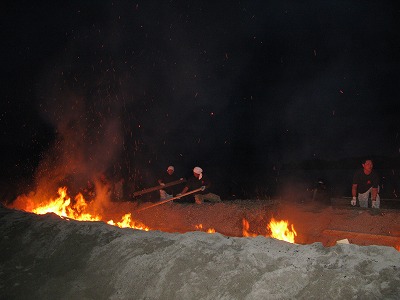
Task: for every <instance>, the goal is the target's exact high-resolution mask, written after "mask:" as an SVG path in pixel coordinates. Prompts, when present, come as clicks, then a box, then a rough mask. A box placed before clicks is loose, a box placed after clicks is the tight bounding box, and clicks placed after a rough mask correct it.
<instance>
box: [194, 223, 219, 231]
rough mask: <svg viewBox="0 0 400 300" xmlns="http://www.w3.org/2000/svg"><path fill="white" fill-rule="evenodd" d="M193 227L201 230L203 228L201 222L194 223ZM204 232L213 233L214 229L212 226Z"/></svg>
mask: <svg viewBox="0 0 400 300" xmlns="http://www.w3.org/2000/svg"><path fill="white" fill-rule="evenodd" d="M195 228H196V229H197V230H201V231H202V230H203V224H199V225H195ZM206 232H207V233H215V229H214V228H208V229H207V231H206Z"/></svg>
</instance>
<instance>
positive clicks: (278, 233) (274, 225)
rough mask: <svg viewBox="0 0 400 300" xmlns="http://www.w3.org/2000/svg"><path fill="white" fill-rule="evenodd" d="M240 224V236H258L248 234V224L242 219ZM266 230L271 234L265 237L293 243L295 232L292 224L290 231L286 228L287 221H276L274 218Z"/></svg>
mask: <svg viewBox="0 0 400 300" xmlns="http://www.w3.org/2000/svg"><path fill="white" fill-rule="evenodd" d="M242 224H243V229H242V234H243V236H244V237H256V236H257V235H258V234H255V233H251V232H250V224H249V222H248V221H247V220H246V219H244V218H243V220H242ZM267 229H268V230H269V231H270V232H271V234H270V235H268V234H266V235H265V236H266V237H268V236H270V237H273V238H275V239H278V240H282V241H286V242H289V243H294V237H295V236H297V232H296V231H295V230H294V227H293V224H292V226H291V230H290V229H289V228H288V221H276V220H275V219H274V218H272V219H271V221H270V223H269V224H268V225H267Z"/></svg>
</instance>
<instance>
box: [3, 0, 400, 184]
mask: <svg viewBox="0 0 400 300" xmlns="http://www.w3.org/2000/svg"><path fill="white" fill-rule="evenodd" d="M395 3H396V1H352V0H350V1H319V0H318V1H317V0H315V1H114V2H112V1H95V2H94V1H58V3H57V1H56V2H50V3H45V4H44V3H37V2H34V1H16V2H9V3H7V4H6V7H5V9H2V13H1V14H2V22H1V23H2V26H1V27H2V43H1V44H2V45H1V48H2V70H3V72H2V80H1V97H2V101H1V115H0V125H1V143H2V145H1V148H2V157H3V159H5V161H3V162H2V166H3V167H2V169H3V172H4V170H7V171H6V173H7V172H8V173H9V174H23V175H24V176H25V175H28V176H29V175H30V174H34V173H35V174H36V176H45V175H44V174H47V176H52V177H54V176H55V175H54V174H55V169H57V170H58V171H57V172H56V173H57V174H58V173H62V174H63V175H65V174H71V173H72V174H85V176H91V175H90V174H95V173H96V174H97V173H99V172H103V171H107V172H108V174H111V175H110V176H111V177H112V176H114V177H120V176H123V177H126V178H128V181H129V182H133V183H134V184H139V183H140V184H142V185H144V186H146V185H147V186H151V185H152V184H153V181H152V180H153V179H152V178H153V177H154V176H155V177H157V174H159V173H161V172H164V171H165V170H166V167H167V166H168V165H170V164H173V165H175V166H176V168H177V173H179V174H181V175H182V176H186V175H187V174H190V171H191V169H192V168H193V167H194V166H196V165H199V166H201V167H202V168H203V169H204V170H205V172H206V173H207V174H208V175H209V177H211V178H213V177H214V178H218V179H220V178H229V180H228V181H229V182H232V181H233V182H236V181H243V180H245V179H244V178H246V180H249V176H250V177H251V175H254V176H255V177H256V178H257V176H259V174H260V173H262V172H264V171H265V172H268V171H271V170H275V171H276V169H277V168H279V166H282V165H284V164H287V163H290V162H297V161H304V160H313V159H314V160H315V159H317V160H339V159H343V158H348V157H358V156H364V155H374V156H385V157H394V158H398V157H399V153H400V137H399V132H400V131H399V129H400V128H399V127H400V122H399V110H398V109H397V105H398V104H397V103H398V100H399V86H400V80H399V78H400V75H399V74H400V72H399V65H400V63H399V62H400V33H399V32H400V31H399V30H398V28H400V26H399V23H400V22H399V20H400V10H399V8H398V7H397V6H396V5H395ZM60 170H61V171H60ZM38 174H40V175H38ZM50 174H51V175H50ZM4 176H5V175H3V177H4ZM10 176H11V175H10ZM60 176H62V175H60ZM17 177H18V176H17ZM231 178H233V179H231ZM256 178H251V180H252V181H254V180H256ZM146 181H148V182H146ZM214 181H215V180H214ZM224 184H226V183H224Z"/></svg>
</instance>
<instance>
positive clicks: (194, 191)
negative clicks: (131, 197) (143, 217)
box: [135, 187, 204, 212]
mask: <svg viewBox="0 0 400 300" xmlns="http://www.w3.org/2000/svg"><path fill="white" fill-rule="evenodd" d="M200 191H204V187H201V188H198V189H195V190H193V191H190V192H187V193H185V194H182V195H180V196H175V197H172V198H168V199H166V200H163V201H160V202H157V203H154V204H152V205H149V206H146V207H142V208H139V209H137V210H135V212H139V211H142V210H145V209H149V208H152V207H154V206H158V205H161V204H164V203H167V202H170V201H173V200H176V199H180V198H182V197H185V196H187V195H191V194H194V193H197V192H200Z"/></svg>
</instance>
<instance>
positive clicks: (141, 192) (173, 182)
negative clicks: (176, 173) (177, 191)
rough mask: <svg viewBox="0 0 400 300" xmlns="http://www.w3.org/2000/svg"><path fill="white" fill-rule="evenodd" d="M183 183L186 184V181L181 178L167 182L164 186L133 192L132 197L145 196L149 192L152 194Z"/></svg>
mask: <svg viewBox="0 0 400 300" xmlns="http://www.w3.org/2000/svg"><path fill="white" fill-rule="evenodd" d="M183 182H186V180H185V179H183V178H181V179H179V180H175V181H172V182H168V183H166V184H164V185H157V186H154V187H151V188H148V189H144V190H141V191H137V192H134V193H133V197H136V196H140V195H143V194H147V193H150V192H154V191H157V190H162V189H163V188H166V187H169V186H173V185H177V184H179V183H183Z"/></svg>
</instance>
